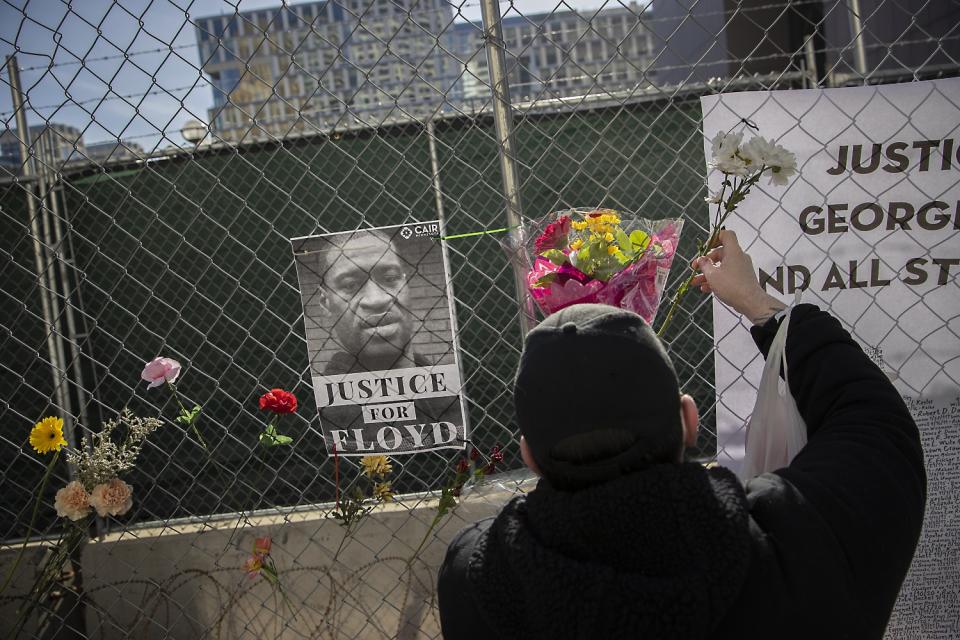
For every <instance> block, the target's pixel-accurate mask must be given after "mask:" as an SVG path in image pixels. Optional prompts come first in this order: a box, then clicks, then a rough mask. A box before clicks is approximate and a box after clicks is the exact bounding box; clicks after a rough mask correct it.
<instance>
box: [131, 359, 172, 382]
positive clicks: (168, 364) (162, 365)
mask: <svg viewBox="0 0 960 640" xmlns="http://www.w3.org/2000/svg"><path fill="white" fill-rule="evenodd" d="M179 375H180V363H179V362H177V361H176V360H174V359H173V358H154V359H153V360H151V361H150V362H148V363H147V364H146V365H144V367H143V371H142V372H141V373H140V377H141V378H142V379H144V380H146V381H147V382H149V383H150V384H148V385H147V389H152V388H154V387H159V386H160V385H162V384H163V383H164V382H173V381H174V380H176V379H177V376H179Z"/></svg>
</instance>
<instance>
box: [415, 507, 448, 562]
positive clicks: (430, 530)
mask: <svg viewBox="0 0 960 640" xmlns="http://www.w3.org/2000/svg"><path fill="white" fill-rule="evenodd" d="M444 515H445V514H443V513H437V515H435V516H433V522H431V523H430V526H429V527H427V532H426V533H424V534H423V539H422V540H420V544H418V545H417V548H416V549H414V551H413V555H412V556H410V559H409V560H407V569H409V568H410V566H411V565H413V561H414V560H416V559H417V556H419V555H420V552H421V551H423V545H425V544H427V540H428V539H429V538H430V534H431V533H433V530H434V529H435V528H436V526H437V524H439V523H440V520H442V519H443V516H444Z"/></svg>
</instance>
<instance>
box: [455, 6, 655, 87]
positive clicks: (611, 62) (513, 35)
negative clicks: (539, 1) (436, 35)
mask: <svg viewBox="0 0 960 640" xmlns="http://www.w3.org/2000/svg"><path fill="white" fill-rule="evenodd" d="M648 18H649V15H645V14H644V11H643V8H642V7H640V6H639V5H638V4H637V3H636V2H631V3H630V4H629V5H627V6H623V5H619V4H618V5H616V6H614V7H611V8H607V9H603V10H601V11H599V12H596V13H589V14H588V13H576V12H573V11H558V12H554V13H541V14H533V15H520V16H509V17H506V18H504V19H503V20H502V28H503V39H504V43H505V44H506V49H507V61H506V62H507V69H508V70H509V77H508V80H509V83H510V95H511V98H512V99H513V100H517V101H529V100H545V99H550V98H562V97H568V96H579V95H587V94H592V93H606V92H610V91H616V90H621V89H633V88H635V87H637V86H640V87H647V86H650V84H652V82H653V73H652V72H651V70H650V65H651V62H652V60H653V58H654V40H653V35H652V33H651V31H650V29H649V28H648V27H647V25H646V20H647V19H648ZM483 42H484V41H483V27H482V26H481V25H480V24H478V23H469V22H468V23H458V24H457V25H455V27H454V47H455V49H456V50H457V52H458V56H459V57H460V58H461V59H462V60H464V62H465V72H464V74H463V80H462V86H463V98H464V100H465V101H466V102H467V103H468V104H469V103H470V102H471V101H474V100H481V101H482V100H488V99H489V96H490V81H489V77H488V72H487V57H486V54H485V52H484V49H483Z"/></svg>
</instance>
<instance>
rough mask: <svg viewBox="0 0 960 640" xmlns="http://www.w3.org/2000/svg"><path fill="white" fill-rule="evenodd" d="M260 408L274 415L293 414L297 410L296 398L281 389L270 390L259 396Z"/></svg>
mask: <svg viewBox="0 0 960 640" xmlns="http://www.w3.org/2000/svg"><path fill="white" fill-rule="evenodd" d="M260 408H261V409H267V410H268V411H273V412H274V413H293V412H294V411H296V410H297V397H296V396H295V395H293V394H292V393H290V392H289V391H284V390H283V389H270V391H267V392H266V393H265V394H263V395H262V396H260Z"/></svg>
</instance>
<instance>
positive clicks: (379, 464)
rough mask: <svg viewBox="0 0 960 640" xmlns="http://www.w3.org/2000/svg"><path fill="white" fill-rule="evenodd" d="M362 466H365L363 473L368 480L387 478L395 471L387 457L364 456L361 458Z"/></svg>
mask: <svg viewBox="0 0 960 640" xmlns="http://www.w3.org/2000/svg"><path fill="white" fill-rule="evenodd" d="M360 464H362V465H363V473H364V474H365V475H366V476H367V477H368V478H372V477H373V476H385V475H387V474H388V473H390V472H391V471H393V467H392V466H391V465H390V460H389V459H387V456H363V457H362V458H360Z"/></svg>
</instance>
